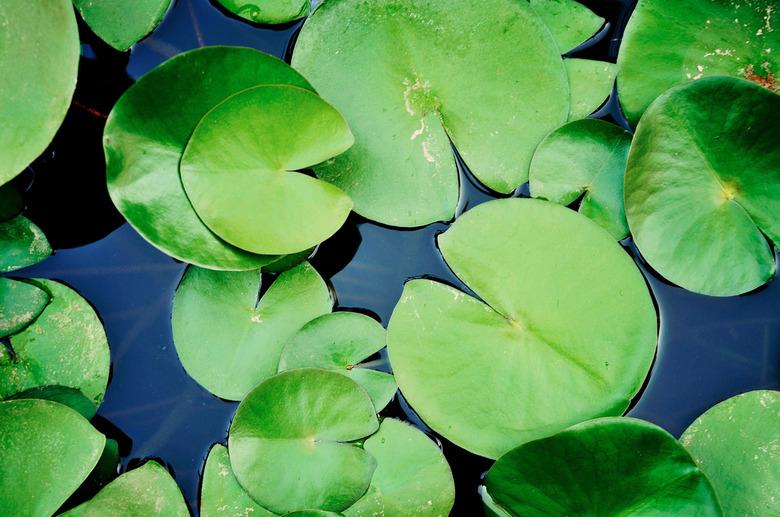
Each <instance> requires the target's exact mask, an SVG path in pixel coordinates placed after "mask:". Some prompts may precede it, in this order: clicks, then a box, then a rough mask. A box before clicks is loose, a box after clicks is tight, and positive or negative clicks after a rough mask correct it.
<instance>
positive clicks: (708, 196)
mask: <svg viewBox="0 0 780 517" xmlns="http://www.w3.org/2000/svg"><path fill="white" fill-rule="evenodd" d="M776 113H780V96H778V95H775V94H773V93H771V92H769V91H768V90H766V89H764V88H761V87H759V86H756V85H754V84H751V83H749V82H747V81H744V80H742V79H733V78H729V77H712V78H707V79H702V80H700V81H696V82H694V83H690V84H687V85H683V86H680V87H677V88H674V89H672V90H670V91H669V92H667V93H665V94H664V95H662V96H661V97H659V98H658V100H657V101H656V102H654V103H653V105H652V106H651V107H650V108H649V109H648V110H647V112H646V113H645V115H644V117H643V118H642V122H641V123H640V124H639V127H638V129H637V132H636V135H634V143H633V144H632V147H631V153H630V155H629V159H628V168H627V169H626V176H625V199H626V216H627V218H628V225H629V228H630V229H631V233H632V234H633V236H634V240H635V242H636V245H637V247H638V248H639V250H640V251H641V252H642V255H643V256H644V258H645V259H646V260H647V261H648V262H649V263H650V265H651V266H653V268H654V269H655V270H656V271H658V272H659V273H660V274H661V275H663V276H664V277H665V278H666V279H668V280H669V281H671V282H674V283H676V284H678V285H680V286H682V287H684V288H685V289H688V290H691V291H694V292H697V293H702V294H708V295H713V296H730V295H736V294H741V293H745V292H748V291H750V290H752V289H755V288H757V287H759V286H761V285H762V284H764V283H766V282H767V281H769V280H770V279H771V278H772V277H773V276H774V274H775V268H776V266H775V257H774V253H773V250H772V247H771V246H770V245H769V244H768V243H767V239H766V238H767V237H768V238H769V239H770V240H771V241H772V242H774V243H775V245H777V244H778V243H780V148H778V146H777V142H779V141H780V128H778V126H777V124H774V123H773V119H772V115H771V114H776ZM765 236H766V237H765Z"/></svg>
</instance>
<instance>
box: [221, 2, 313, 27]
mask: <svg viewBox="0 0 780 517" xmlns="http://www.w3.org/2000/svg"><path fill="white" fill-rule="evenodd" d="M217 1H218V2H219V3H220V4H222V5H223V6H224V7H225V9H227V10H228V11H230V12H232V13H235V14H237V15H238V16H240V17H241V18H244V19H246V20H249V21H250V22H254V23H285V22H291V21H293V20H297V19H299V18H303V17H304V16H306V15H307V14H308V12H309V0H217Z"/></svg>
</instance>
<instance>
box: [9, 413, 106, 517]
mask: <svg viewBox="0 0 780 517" xmlns="http://www.w3.org/2000/svg"><path fill="white" fill-rule="evenodd" d="M0 436H2V440H0V508H2V509H3V514H5V515H19V516H22V515H23V516H25V517H49V516H51V515H52V514H53V513H54V512H55V511H57V508H59V507H60V506H61V505H62V503H64V502H65V500H66V499H67V498H68V496H70V495H71V494H72V493H73V492H74V491H75V490H76V489H77V488H78V486H79V485H80V484H81V482H82V481H84V479H86V477H87V475H88V474H89V473H90V471H91V470H92V468H93V467H94V466H95V464H96V463H97V462H98V459H99V458H100V454H101V452H102V451H103V445H104V444H105V441H106V439H105V437H104V436H103V435H102V434H100V433H99V432H98V431H96V430H95V428H94V427H92V426H91V425H90V423H89V422H87V420H85V419H84V418H83V417H82V416H81V415H79V414H78V413H76V412H75V411H73V410H72V409H70V408H68V407H66V406H63V405H62V404H58V403H56V402H50V401H48V400H11V401H5V402H0Z"/></svg>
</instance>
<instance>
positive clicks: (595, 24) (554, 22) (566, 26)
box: [529, 0, 604, 53]
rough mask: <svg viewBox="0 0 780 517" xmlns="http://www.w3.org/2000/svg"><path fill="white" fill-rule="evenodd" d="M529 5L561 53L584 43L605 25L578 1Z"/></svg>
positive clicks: (543, 0) (543, 1)
mask: <svg viewBox="0 0 780 517" xmlns="http://www.w3.org/2000/svg"><path fill="white" fill-rule="evenodd" d="M529 3H530V4H531V7H533V9H534V11H536V13H537V14H538V15H539V17H540V18H541V19H542V20H544V23H545V24H546V25H547V27H548V28H549V29H550V32H552V35H553V36H554V37H555V41H557V42H558V47H559V48H560V50H561V53H566V52H568V51H570V50H572V49H574V47H577V46H579V45H580V44H582V43H584V42H585V41H586V40H587V39H589V38H591V37H592V36H593V35H594V34H596V32H598V30H599V29H600V28H601V27H602V26H603V25H604V18H601V17H600V16H598V15H596V14H595V13H594V12H593V11H591V10H590V9H588V8H587V7H585V6H584V5H582V4H581V3H579V2H577V1H576V0H529Z"/></svg>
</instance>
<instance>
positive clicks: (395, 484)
mask: <svg viewBox="0 0 780 517" xmlns="http://www.w3.org/2000/svg"><path fill="white" fill-rule="evenodd" d="M363 448H364V449H365V450H367V451H368V452H369V453H371V455H372V456H374V457H375V458H376V461H377V467H376V472H374V477H373V479H372V480H371V486H370V487H369V489H368V492H367V493H366V495H364V496H363V497H362V498H361V499H360V500H359V501H358V502H357V503H355V504H354V505H353V506H351V507H350V508H349V509H347V510H346V511H345V512H344V514H345V515H346V516H347V517H363V516H365V517H371V516H374V515H431V516H440V515H449V514H450V510H451V509H452V505H453V503H454V501H455V484H454V481H453V479H452V472H451V471H450V466H449V465H448V464H447V460H446V459H444V455H443V454H442V452H441V450H439V448H438V447H437V446H436V444H435V443H433V441H431V440H430V439H429V438H428V437H427V436H425V434H423V433H422V432H421V431H419V430H418V429H415V428H414V427H412V426H411V425H409V424H406V423H404V422H401V421H400V420H394V419H392V418H386V419H385V420H383V421H382V424H381V425H380V426H379V431H378V432H377V433H376V434H374V435H373V436H371V437H370V438H369V439H367V440H366V442H365V444H364V445H363Z"/></svg>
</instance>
